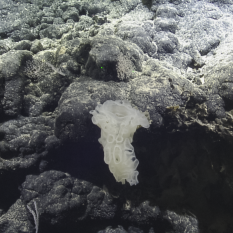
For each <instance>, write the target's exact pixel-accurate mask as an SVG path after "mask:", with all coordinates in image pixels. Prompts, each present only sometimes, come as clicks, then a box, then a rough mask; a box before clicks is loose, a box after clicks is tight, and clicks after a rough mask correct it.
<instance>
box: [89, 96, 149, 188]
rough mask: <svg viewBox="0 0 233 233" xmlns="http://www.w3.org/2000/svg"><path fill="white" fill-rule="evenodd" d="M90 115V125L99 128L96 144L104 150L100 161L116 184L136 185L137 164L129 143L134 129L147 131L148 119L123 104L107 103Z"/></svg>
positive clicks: (118, 101)
mask: <svg viewBox="0 0 233 233" xmlns="http://www.w3.org/2000/svg"><path fill="white" fill-rule="evenodd" d="M90 113H91V114H92V115H93V117H92V122H93V124H95V125H98V126H99V127H100V128H101V137H100V138H99V143H101V144H102V146H103V148H104V161H105V163H107V164H108V165H109V170H110V171H111V172H112V174H113V175H114V177H115V179H116V181H118V182H122V184H125V180H127V181H128V182H129V183H130V185H134V184H135V185H136V184H137V183H138V179H137V176H138V171H136V168H137V166H138V164H139V161H138V160H137V159H136V157H135V153H134V148H133V146H132V145H131V143H132V141H133V135H134V133H135V131H136V129H137V126H139V125H140V126H142V127H144V128H149V125H150V124H149V121H148V119H147V118H146V116H145V115H144V114H143V113H142V112H140V111H139V110H137V109H135V108H132V106H131V104H130V103H129V102H128V101H127V100H116V101H112V100H107V101H106V102H105V103H103V104H98V105H97V106H96V108H95V110H92V111H90Z"/></svg>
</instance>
